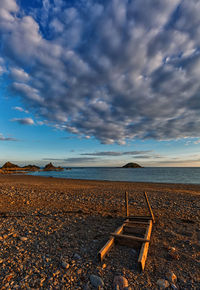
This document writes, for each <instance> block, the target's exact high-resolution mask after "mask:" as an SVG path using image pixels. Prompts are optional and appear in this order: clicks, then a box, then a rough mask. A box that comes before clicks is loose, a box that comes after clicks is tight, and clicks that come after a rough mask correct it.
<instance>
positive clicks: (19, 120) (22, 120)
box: [11, 118, 35, 125]
mask: <svg viewBox="0 0 200 290" xmlns="http://www.w3.org/2000/svg"><path fill="white" fill-rule="evenodd" d="M11 121H12V122H17V123H19V124H21V125H34V124H35V123H34V121H33V119H31V118H14V119H12V120H11Z"/></svg>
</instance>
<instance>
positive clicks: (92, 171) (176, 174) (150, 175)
mask: <svg viewBox="0 0 200 290" xmlns="http://www.w3.org/2000/svg"><path fill="white" fill-rule="evenodd" d="M30 174H31V175H35V176H46V177H57V178H70V179H87V180H108V181H131V182H157V183H182V184H200V167H146V168H116V167H72V168H70V169H68V168H65V169H64V170H63V171H49V172H47V171H40V172H32V173H30Z"/></svg>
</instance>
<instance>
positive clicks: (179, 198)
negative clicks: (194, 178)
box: [0, 175, 200, 290]
mask: <svg viewBox="0 0 200 290" xmlns="http://www.w3.org/2000/svg"><path fill="white" fill-rule="evenodd" d="M125 191H128V193H129V198H130V212H131V214H133V215H138V214H148V211H147V208H146V204H145V200H144V195H143V192H144V191H146V192H147V193H148V197H149V201H150V203H151V206H152V209H153V212H154V214H155V218H156V223H155V224H154V226H153V232H152V237H151V242H150V248H149V252H148V258H147V261H146V267H145V271H144V272H143V273H140V272H139V271H138V269H137V255H138V252H137V250H136V249H135V250H134V249H131V248H128V247H122V246H118V245H117V246H116V247H114V248H113V250H112V251H111V252H110V253H109V255H108V256H107V257H106V258H105V261H104V263H103V265H101V264H100V263H99V262H98V260H97V253H98V251H99V250H100V249H101V247H102V246H103V245H104V244H105V243H106V241H107V240H108V239H109V234H110V233H111V232H113V231H114V230H115V229H116V228H117V227H118V226H119V225H121V224H122V222H123V220H124V218H125V206H124V193H125ZM199 195H200V185H175V184H156V183H131V182H106V181H87V180H70V179H56V178H44V177H34V176H28V175H27V176H26V175H0V218H1V223H0V244H1V253H0V265H1V267H0V285H1V289H30V288H32V289H95V288H92V286H91V285H90V282H89V281H90V276H91V275H92V274H94V275H97V276H99V277H101V279H102V280H103V281H104V283H105V287H104V289H108V290H109V289H113V280H114V277H115V276H116V275H119V274H120V275H123V276H124V277H125V278H126V279H127V280H128V283H129V286H130V287H131V288H130V289H158V286H157V281H158V279H167V275H168V274H167V273H168V272H169V271H172V272H173V273H174V274H175V275H176V276H177V281H176V283H175V285H176V287H177V288H178V289H199V285H200V267H199V265H200V264H199V263H200V198H199Z"/></svg>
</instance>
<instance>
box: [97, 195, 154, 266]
mask: <svg viewBox="0 0 200 290" xmlns="http://www.w3.org/2000/svg"><path fill="white" fill-rule="evenodd" d="M144 197H145V200H146V203H147V207H148V211H149V213H150V216H129V202H128V193H127V192H125V207H126V219H125V221H124V223H123V224H122V225H121V226H120V227H119V228H117V229H116V231H115V232H114V233H111V235H110V239H109V240H108V242H107V243H106V244H105V245H104V246H103V248H102V249H101V250H100V251H99V252H98V259H99V261H100V262H102V261H103V259H104V258H105V256H106V255H107V254H108V252H109V251H110V250H111V248H112V247H113V246H114V244H115V243H116V242H117V243H119V244H121V245H126V246H129V247H133V246H135V243H140V244H141V248H140V253H139V258H138V266H139V269H140V270H142V271H143V270H144V267H145V262H146V259H147V254H148V249H149V243H150V238H151V232H152V226H153V223H155V217H154V214H153V211H152V209H151V206H150V203H149V200H148V197H147V194H146V192H144ZM138 230H139V231H141V232H142V231H145V232H144V233H143V235H142V236H141V233H140V234H138Z"/></svg>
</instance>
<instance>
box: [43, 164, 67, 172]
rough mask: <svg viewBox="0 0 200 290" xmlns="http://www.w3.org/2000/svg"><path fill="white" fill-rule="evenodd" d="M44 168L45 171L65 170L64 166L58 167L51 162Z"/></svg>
mask: <svg viewBox="0 0 200 290" xmlns="http://www.w3.org/2000/svg"><path fill="white" fill-rule="evenodd" d="M43 170H44V171H62V170H64V168H63V167H60V166H58V167H56V166H54V165H53V164H52V163H51V162H50V163H48V164H47V165H46V166H45V167H44V169H43Z"/></svg>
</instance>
